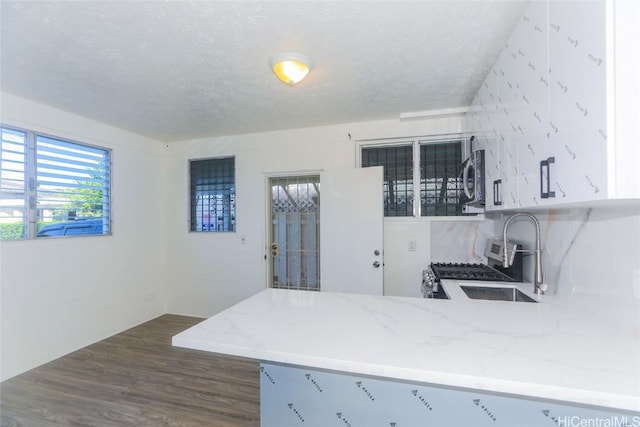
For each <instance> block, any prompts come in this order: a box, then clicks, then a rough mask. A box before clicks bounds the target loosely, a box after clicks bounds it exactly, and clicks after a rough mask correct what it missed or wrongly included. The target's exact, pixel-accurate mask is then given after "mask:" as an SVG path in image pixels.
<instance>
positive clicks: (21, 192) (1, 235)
mask: <svg viewBox="0 0 640 427" xmlns="http://www.w3.org/2000/svg"><path fill="white" fill-rule="evenodd" d="M26 151H27V134H26V132H23V131H20V130H15V129H9V128H5V127H3V128H2V146H1V150H0V239H3V240H8V239H22V238H24V237H25V235H26V233H27V228H26V225H27V196H26V195H27V187H26V183H27V181H26V161H27V156H26Z"/></svg>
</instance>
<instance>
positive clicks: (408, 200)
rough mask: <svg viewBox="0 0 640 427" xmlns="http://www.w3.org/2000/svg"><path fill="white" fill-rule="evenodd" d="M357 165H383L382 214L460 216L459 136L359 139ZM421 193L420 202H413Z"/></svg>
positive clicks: (390, 215) (461, 211)
mask: <svg viewBox="0 0 640 427" xmlns="http://www.w3.org/2000/svg"><path fill="white" fill-rule="evenodd" d="M359 144H360V166H361V167H370V166H383V168H384V182H383V190H382V191H383V195H384V216H385V217H420V216H422V217H426V216H462V215H466V214H465V213H464V212H463V210H462V204H461V203H460V195H461V192H462V178H461V176H460V172H461V164H462V139H461V138H457V137H451V138H429V137H424V138H410V139H396V140H385V141H380V140H377V141H370V142H369V141H360V142H359ZM418 194H419V195H420V199H419V200H420V203H419V204H417V206H415V205H414V204H416V203H417V202H418V200H416V199H415V197H416V195H418Z"/></svg>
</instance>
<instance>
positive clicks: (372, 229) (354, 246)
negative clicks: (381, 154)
mask: <svg viewBox="0 0 640 427" xmlns="http://www.w3.org/2000/svg"><path fill="white" fill-rule="evenodd" d="M382 171H383V168H382V166H377V167H370V168H359V169H348V170H340V171H327V172H323V173H321V174H320V184H321V186H322V203H321V204H320V219H321V221H320V253H321V255H322V256H321V262H320V276H321V277H322V291H331V292H350V293H360V294H376V295H382V293H383V256H382V255H383V254H382V247H383V246H382V245H383V201H382V176H383V175H382Z"/></svg>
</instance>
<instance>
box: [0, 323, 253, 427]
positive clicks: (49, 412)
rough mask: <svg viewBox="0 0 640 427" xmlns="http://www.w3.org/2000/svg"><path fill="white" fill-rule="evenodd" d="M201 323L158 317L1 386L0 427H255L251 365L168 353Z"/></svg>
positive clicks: (186, 352) (178, 351)
mask: <svg viewBox="0 0 640 427" xmlns="http://www.w3.org/2000/svg"><path fill="white" fill-rule="evenodd" d="M201 320H202V319H197V318H191V317H183V316H174V315H164V316H161V317H158V318H157V319H154V320H152V321H150V322H147V323H144V324H142V325H140V326H137V327H135V328H133V329H130V330H128V331H125V332H123V333H121V334H117V335H114V336H113V337H110V338H108V339H106V340H103V341H100V342H98V343H96V344H93V345H90V346H88V347H85V348H83V349H81V350H78V351H76V352H74V353H71V354H69V355H67V356H64V357H62V358H60V359H57V360H54V361H53V362H50V363H47V364H46V365H43V366H40V367H38V368H36V369H33V370H31V371H28V372H26V373H24V374H21V375H18V376H16V377H14V378H11V379H9V380H6V381H4V382H2V383H1V384H0V425H1V426H2V427H9V426H38V427H40V426H42V427H45V426H118V427H121V426H176V427H178V426H215V427H217V426H220V427H248V426H258V425H259V424H260V391H259V380H260V377H259V363H258V361H256V360H251V359H243V358H237V357H229V356H222V355H216V354H212V353H208V352H201V351H196V350H187V349H182V348H175V347H172V346H171V337H172V336H173V335H175V334H177V333H178V332H181V331H183V330H184V329H187V328H188V327H190V326H192V325H194V324H196V323H198V322H199V321H201Z"/></svg>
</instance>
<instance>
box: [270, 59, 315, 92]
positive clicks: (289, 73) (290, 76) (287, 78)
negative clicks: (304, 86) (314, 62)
mask: <svg viewBox="0 0 640 427" xmlns="http://www.w3.org/2000/svg"><path fill="white" fill-rule="evenodd" d="M269 64H270V65H271V69H272V70H273V73H274V74H275V75H276V76H277V77H278V78H279V79H280V80H281V81H282V82H284V83H286V84H288V85H292V86H293V85H295V84H297V83H300V82H301V81H302V80H303V79H304V78H305V77H307V74H309V70H310V69H311V59H310V58H309V57H308V56H304V55H301V54H299V53H294V52H286V53H280V54H278V55H276V56H274V57H272V58H271V60H270V61H269Z"/></svg>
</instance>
